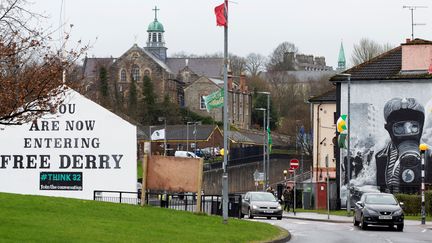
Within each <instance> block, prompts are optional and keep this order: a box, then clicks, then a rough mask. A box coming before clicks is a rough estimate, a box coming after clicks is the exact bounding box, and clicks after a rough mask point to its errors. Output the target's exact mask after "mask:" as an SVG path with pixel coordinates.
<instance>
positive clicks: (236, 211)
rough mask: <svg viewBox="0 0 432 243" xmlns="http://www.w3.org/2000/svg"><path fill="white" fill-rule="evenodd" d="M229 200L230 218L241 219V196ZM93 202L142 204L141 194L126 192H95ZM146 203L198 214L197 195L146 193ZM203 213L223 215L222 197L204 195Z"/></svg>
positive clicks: (202, 202) (233, 196) (230, 195)
mask: <svg viewBox="0 0 432 243" xmlns="http://www.w3.org/2000/svg"><path fill="white" fill-rule="evenodd" d="M228 198H229V201H228V216H229V217H237V218H240V216H241V212H240V210H241V204H242V196H241V194H229V196H228ZM93 200H95V201H103V202H112V203H126V204H136V205H138V204H140V203H141V193H140V192H124V191H94V192H93ZM145 202H146V204H147V205H152V206H155V207H163V208H170V209H174V210H181V211H189V212H196V209H197V195H196V194H194V193H177V194H166V193H154V192H146V194H145ZM201 212H203V213H206V214H210V215H222V196H221V195H202V196H201Z"/></svg>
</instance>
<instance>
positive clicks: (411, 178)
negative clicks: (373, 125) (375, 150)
mask: <svg viewBox="0 0 432 243" xmlns="http://www.w3.org/2000/svg"><path fill="white" fill-rule="evenodd" d="M397 118H398V119H397ZM423 119H424V115H423V114H422V113H420V112H416V111H412V110H402V111H398V112H395V114H392V115H390V116H389V120H390V122H389V123H387V124H386V129H387V131H388V132H389V134H390V137H391V139H392V142H393V144H394V145H395V146H396V147H397V150H398V157H399V162H400V164H399V166H400V173H399V182H400V184H401V185H407V186H408V185H411V186H413V185H417V184H420V180H421V177H420V176H421V160H420V152H419V149H418V147H419V144H420V138H421V135H422V131H423Z"/></svg>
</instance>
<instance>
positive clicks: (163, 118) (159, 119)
mask: <svg viewBox="0 0 432 243" xmlns="http://www.w3.org/2000/svg"><path fill="white" fill-rule="evenodd" d="M158 121H164V131H165V136H164V156H166V148H167V139H166V137H167V129H166V127H167V124H166V117H164V116H161V117H158Z"/></svg>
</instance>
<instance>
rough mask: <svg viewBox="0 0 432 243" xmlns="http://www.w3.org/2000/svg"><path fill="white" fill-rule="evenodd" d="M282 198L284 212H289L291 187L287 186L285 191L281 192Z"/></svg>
mask: <svg viewBox="0 0 432 243" xmlns="http://www.w3.org/2000/svg"><path fill="white" fill-rule="evenodd" d="M282 196H283V201H284V211H287V212H289V211H290V204H291V187H289V186H287V188H285V190H284V191H283V194H282Z"/></svg>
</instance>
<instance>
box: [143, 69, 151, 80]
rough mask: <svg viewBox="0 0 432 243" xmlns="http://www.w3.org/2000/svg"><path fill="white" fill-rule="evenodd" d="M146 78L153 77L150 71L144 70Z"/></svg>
mask: <svg viewBox="0 0 432 243" xmlns="http://www.w3.org/2000/svg"><path fill="white" fill-rule="evenodd" d="M144 76H147V77H149V78H150V76H151V72H150V69H146V70H144Z"/></svg>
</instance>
